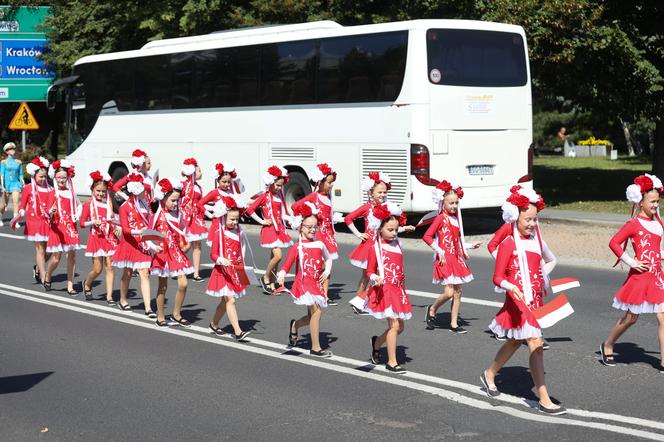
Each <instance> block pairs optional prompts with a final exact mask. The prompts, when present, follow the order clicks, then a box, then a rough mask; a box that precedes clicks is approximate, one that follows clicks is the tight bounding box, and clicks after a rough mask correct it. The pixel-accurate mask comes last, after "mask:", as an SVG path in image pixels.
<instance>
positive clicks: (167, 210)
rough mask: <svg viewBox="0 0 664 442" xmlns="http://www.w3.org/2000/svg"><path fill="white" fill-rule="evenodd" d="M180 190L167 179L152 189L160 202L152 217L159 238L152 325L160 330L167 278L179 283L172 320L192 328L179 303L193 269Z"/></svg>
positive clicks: (153, 271) (154, 261)
mask: <svg viewBox="0 0 664 442" xmlns="http://www.w3.org/2000/svg"><path fill="white" fill-rule="evenodd" d="M180 190H181V187H180V183H178V182H176V181H169V180H168V179H166V178H163V179H161V180H159V182H158V183H157V184H156V185H155V188H154V198H155V200H156V201H158V202H159V207H158V208H157V212H156V213H155V214H154V216H153V221H152V224H153V229H154V230H156V231H157V232H159V233H160V234H161V235H162V237H161V239H159V241H158V243H157V247H156V248H155V252H156V253H155V254H154V256H153V257H152V265H151V266H150V273H151V274H153V275H157V276H158V277H159V287H158V288H157V321H156V322H155V324H156V325H157V326H159V327H165V326H167V325H168V322H166V317H165V313H164V305H165V304H166V290H167V289H168V278H177V281H178V289H177V292H176V293H175V303H174V304H173V314H172V315H171V319H172V320H173V321H174V322H176V323H178V324H179V325H181V326H183V327H189V326H190V325H191V324H190V323H189V321H187V320H186V319H184V318H183V317H182V304H184V297H185V295H186V294H187V275H189V274H190V273H193V271H194V268H193V267H192V266H191V262H189V258H187V255H186V253H187V251H188V250H189V247H190V246H189V244H188V243H187V239H186V234H185V232H184V230H185V226H186V224H185V221H184V219H183V217H182V213H181V211H180V208H179V207H178V201H179V199H180Z"/></svg>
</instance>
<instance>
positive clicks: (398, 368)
mask: <svg viewBox="0 0 664 442" xmlns="http://www.w3.org/2000/svg"><path fill="white" fill-rule="evenodd" d="M385 370H387V371H389V372H390V373H394V374H406V369H405V368H403V367H402V366H401V365H399V364H397V365H390V364H385Z"/></svg>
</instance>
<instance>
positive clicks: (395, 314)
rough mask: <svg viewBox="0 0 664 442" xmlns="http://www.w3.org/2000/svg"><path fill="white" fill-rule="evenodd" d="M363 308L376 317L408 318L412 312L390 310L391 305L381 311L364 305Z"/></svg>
mask: <svg viewBox="0 0 664 442" xmlns="http://www.w3.org/2000/svg"><path fill="white" fill-rule="evenodd" d="M363 310H364V311H365V312H367V313H369V314H370V315H371V316H373V317H374V318H377V319H386V318H393V319H403V320H408V319H410V318H412V317H413V314H412V313H404V312H395V311H394V310H392V306H390V307H388V308H387V309H385V310H384V311H382V312H375V311H373V310H371V309H370V308H369V307H364V309H363Z"/></svg>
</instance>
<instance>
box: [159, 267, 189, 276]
mask: <svg viewBox="0 0 664 442" xmlns="http://www.w3.org/2000/svg"><path fill="white" fill-rule="evenodd" d="M192 273H194V268H193V267H185V268H184V269H180V270H168V267H165V268H163V269H161V268H156V269H150V274H151V275H157V276H158V277H160V278H175V277H177V276H180V275H190V274H192Z"/></svg>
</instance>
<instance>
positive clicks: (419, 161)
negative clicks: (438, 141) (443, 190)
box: [410, 144, 438, 186]
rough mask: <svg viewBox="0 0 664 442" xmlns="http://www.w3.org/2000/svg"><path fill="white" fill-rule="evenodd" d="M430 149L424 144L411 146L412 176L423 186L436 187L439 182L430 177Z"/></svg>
mask: <svg viewBox="0 0 664 442" xmlns="http://www.w3.org/2000/svg"><path fill="white" fill-rule="evenodd" d="M429 173H430V168H429V149H427V147H426V146H424V145H422V144H411V145H410V174H411V175H414V176H415V178H417V181H419V182H420V183H422V184H425V185H427V186H435V185H437V184H438V181H436V180H434V179H433V178H431V176H430V175H429Z"/></svg>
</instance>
